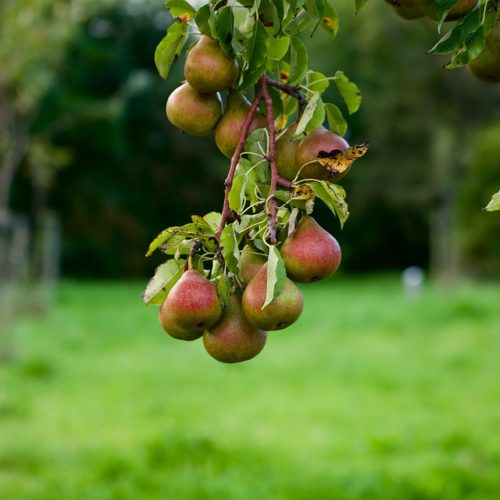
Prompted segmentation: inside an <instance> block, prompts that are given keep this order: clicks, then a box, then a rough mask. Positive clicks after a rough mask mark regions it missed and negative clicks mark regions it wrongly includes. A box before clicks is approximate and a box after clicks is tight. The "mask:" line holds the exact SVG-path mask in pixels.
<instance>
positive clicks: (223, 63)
mask: <svg viewBox="0 0 500 500" xmlns="http://www.w3.org/2000/svg"><path fill="white" fill-rule="evenodd" d="M184 76H185V77H186V80H187V81H188V82H189V84H190V85H191V86H192V87H194V88H195V89H196V90H197V91H198V92H200V93H202V94H215V93H216V92H218V91H219V90H225V89H228V88H230V87H231V86H232V85H233V83H234V80H236V77H237V76H238V66H237V65H236V63H235V61H234V59H233V58H232V57H230V56H229V55H227V54H226V53H225V52H224V51H223V50H222V49H221V47H220V45H219V44H218V43H217V42H216V41H215V40H214V39H213V38H210V37H208V36H202V37H201V38H200V40H199V41H198V43H197V44H196V45H195V46H194V47H193V48H192V49H191V50H190V51H189V54H188V55H187V57H186V63H185V64H184Z"/></svg>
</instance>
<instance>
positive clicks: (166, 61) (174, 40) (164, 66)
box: [155, 23, 188, 79]
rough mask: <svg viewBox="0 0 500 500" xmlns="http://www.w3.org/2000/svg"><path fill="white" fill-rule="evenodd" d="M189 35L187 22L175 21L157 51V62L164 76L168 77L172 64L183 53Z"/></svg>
mask: <svg viewBox="0 0 500 500" xmlns="http://www.w3.org/2000/svg"><path fill="white" fill-rule="evenodd" d="M187 36H188V24H187V23H174V24H172V25H171V26H170V28H169V29H168V31H167V35H166V36H165V37H164V38H163V40H161V42H160V43H159V44H158V46H157V47H156V51H155V64H156V68H157V69H158V73H159V74H160V76H161V77H162V78H165V79H166V78H167V77H168V74H169V73H170V68H171V67H172V64H173V63H174V62H175V61H176V60H177V58H178V57H179V54H180V53H181V50H182V48H183V47H184V44H185V43H186V40H187Z"/></svg>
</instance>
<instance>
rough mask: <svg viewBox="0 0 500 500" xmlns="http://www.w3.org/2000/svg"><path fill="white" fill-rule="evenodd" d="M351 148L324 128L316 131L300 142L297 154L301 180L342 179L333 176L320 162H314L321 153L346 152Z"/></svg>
mask: <svg viewBox="0 0 500 500" xmlns="http://www.w3.org/2000/svg"><path fill="white" fill-rule="evenodd" d="M348 147H349V144H348V143H347V141H345V140H344V139H343V138H342V137H340V136H339V135H337V134H334V133H333V132H330V131H329V130H327V129H326V128H324V127H319V128H316V129H314V130H313V131H312V132H310V133H309V134H308V135H306V136H305V137H304V139H302V140H301V141H300V142H299V145H298V146H297V151H296V154H295V160H296V162H297V166H298V169H300V173H299V178H300V179H319V180H328V181H330V182H333V181H336V180H338V179H340V178H341V177H342V174H340V175H332V174H331V172H330V171H329V170H328V169H327V168H326V167H324V166H322V165H321V164H320V163H319V162H317V161H314V160H316V159H317V158H318V156H319V154H320V153H322V152H323V153H331V152H333V151H344V150H346V149H347V148H348Z"/></svg>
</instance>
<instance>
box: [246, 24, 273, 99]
mask: <svg viewBox="0 0 500 500" xmlns="http://www.w3.org/2000/svg"><path fill="white" fill-rule="evenodd" d="M268 44H269V34H268V32H267V31H266V29H265V28H264V26H263V25H262V23H261V22H260V21H259V22H256V23H255V28H254V31H253V34H252V38H251V39H250V41H249V42H248V45H247V50H246V51H245V53H244V54H243V61H244V63H243V70H242V72H241V78H240V85H239V87H240V88H241V89H246V88H248V87H249V86H251V85H254V84H255V83H256V82H257V80H258V79H259V78H260V77H261V76H262V75H263V74H264V73H265V71H266V64H267V47H268Z"/></svg>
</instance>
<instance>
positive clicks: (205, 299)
mask: <svg viewBox="0 0 500 500" xmlns="http://www.w3.org/2000/svg"><path fill="white" fill-rule="evenodd" d="M162 313H163V314H164V317H166V318H169V321H171V322H172V324H174V325H176V327H178V328H181V329H183V330H187V331H189V332H193V333H194V332H203V330H205V328H210V327H211V326H212V325H214V324H215V323H216V322H217V321H218V320H219V318H220V316H221V313H222V308H221V303H220V300H219V296H218V295H217V289H216V287H215V285H214V284H213V283H211V282H210V281H208V280H207V279H206V278H204V277H203V276H202V275H201V274H200V273H199V272H198V271H195V270H194V269H190V270H188V271H186V272H185V273H184V274H183V275H182V277H181V279H180V280H179V281H178V282H177V283H176V284H175V285H174V286H173V288H172V289H171V290H170V292H169V294H168V295H167V298H166V300H165V302H164V303H163V305H162Z"/></svg>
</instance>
